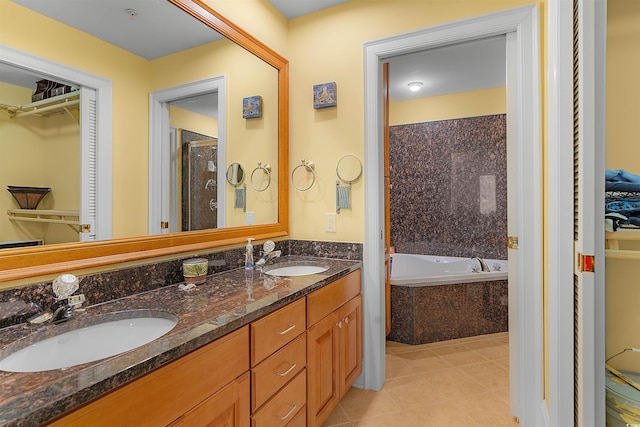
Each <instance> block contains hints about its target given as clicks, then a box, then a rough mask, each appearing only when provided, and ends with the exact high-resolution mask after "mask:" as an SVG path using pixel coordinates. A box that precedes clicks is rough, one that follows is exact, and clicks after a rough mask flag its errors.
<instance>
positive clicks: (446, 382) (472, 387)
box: [424, 368, 486, 398]
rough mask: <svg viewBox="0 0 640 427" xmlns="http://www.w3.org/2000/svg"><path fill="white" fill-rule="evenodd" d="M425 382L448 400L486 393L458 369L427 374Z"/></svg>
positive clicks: (482, 385) (481, 385) (479, 385)
mask: <svg viewBox="0 0 640 427" xmlns="http://www.w3.org/2000/svg"><path fill="white" fill-rule="evenodd" d="M424 376H425V378H426V380H427V381H428V382H429V383H430V384H431V385H432V386H434V387H435V388H436V389H437V390H438V391H439V392H440V393H441V394H443V395H444V396H446V397H448V398H458V397H460V396H470V395H474V394H480V393H483V392H486V388H485V386H484V384H481V383H480V382H478V381H476V380H474V379H473V378H472V377H470V376H469V375H467V374H465V373H464V372H462V371H461V370H460V368H448V369H443V370H441V371H435V372H427V373H425V374H424Z"/></svg>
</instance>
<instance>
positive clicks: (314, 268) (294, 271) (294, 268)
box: [265, 265, 329, 276]
mask: <svg viewBox="0 0 640 427" xmlns="http://www.w3.org/2000/svg"><path fill="white" fill-rule="evenodd" d="M328 269H329V268H328V267H322V266H319V265H291V266H287V267H279V268H274V269H273V270H269V271H265V273H266V274H270V275H272V276H307V275H309V274H317V273H322V272H323V271H327V270H328Z"/></svg>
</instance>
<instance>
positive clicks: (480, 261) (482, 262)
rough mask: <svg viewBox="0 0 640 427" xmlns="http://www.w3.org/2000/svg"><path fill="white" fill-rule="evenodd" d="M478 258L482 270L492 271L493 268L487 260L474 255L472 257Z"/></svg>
mask: <svg viewBox="0 0 640 427" xmlns="http://www.w3.org/2000/svg"><path fill="white" fill-rule="evenodd" d="M474 259H477V260H478V263H479V264H480V270H482V271H486V272H490V271H491V269H490V268H489V266H488V265H487V263H486V262H484V260H483V259H482V258H480V257H477V256H474V257H473V258H471V260H474Z"/></svg>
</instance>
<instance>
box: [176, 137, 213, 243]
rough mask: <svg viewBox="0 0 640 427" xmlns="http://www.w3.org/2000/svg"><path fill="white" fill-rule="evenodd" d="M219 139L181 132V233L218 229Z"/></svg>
mask: <svg viewBox="0 0 640 427" xmlns="http://www.w3.org/2000/svg"><path fill="white" fill-rule="evenodd" d="M217 163H218V139H217V138H211V137H208V136H206V135H201V134H197V133H194V132H188V131H183V132H182V231H191V230H204V229H210V228H217V227H218V221H217V218H218V183H217V168H218V165H217Z"/></svg>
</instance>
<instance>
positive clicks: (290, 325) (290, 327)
mask: <svg viewBox="0 0 640 427" xmlns="http://www.w3.org/2000/svg"><path fill="white" fill-rule="evenodd" d="M295 327H296V325H294V324H293V323H289V327H288V328H287V329H285V330H284V331H280V332H276V334H278V335H284V334H286V333H287V332H291V330H292V329H293V328H295Z"/></svg>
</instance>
